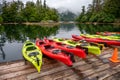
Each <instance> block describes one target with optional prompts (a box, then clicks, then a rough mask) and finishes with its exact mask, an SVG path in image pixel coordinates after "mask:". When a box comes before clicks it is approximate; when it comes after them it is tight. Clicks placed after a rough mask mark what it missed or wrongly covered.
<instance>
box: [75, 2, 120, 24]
mask: <svg viewBox="0 0 120 80" xmlns="http://www.w3.org/2000/svg"><path fill="white" fill-rule="evenodd" d="M87 9H88V10H85V6H83V7H82V12H81V14H80V15H79V17H78V18H77V19H76V20H77V21H78V22H102V23H111V22H120V0H93V3H92V4H89V6H88V8H87Z"/></svg>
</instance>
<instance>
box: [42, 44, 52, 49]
mask: <svg viewBox="0 0 120 80" xmlns="http://www.w3.org/2000/svg"><path fill="white" fill-rule="evenodd" d="M44 47H45V49H53V48H54V46H51V45H45V46H44Z"/></svg>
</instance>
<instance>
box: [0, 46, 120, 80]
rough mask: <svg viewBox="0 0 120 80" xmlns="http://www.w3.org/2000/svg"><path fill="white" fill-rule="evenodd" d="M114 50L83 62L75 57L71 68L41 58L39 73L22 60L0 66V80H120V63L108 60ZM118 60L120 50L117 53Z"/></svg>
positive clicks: (89, 56)
mask: <svg viewBox="0 0 120 80" xmlns="http://www.w3.org/2000/svg"><path fill="white" fill-rule="evenodd" d="M113 51H114V48H108V49H106V50H104V51H102V54H101V55H100V56H93V55H88V56H87V59H85V60H83V59H81V58H78V57H77V56H75V60H76V62H75V63H74V64H73V67H67V66H66V65H64V64H63V63H61V62H58V61H56V60H52V59H47V58H43V65H42V69H41V72H40V73H38V72H37V70H36V69H35V68H34V67H33V66H32V65H31V64H30V63H27V65H25V63H24V61H23V60H20V61H15V62H8V63H2V64H0V80H120V63H112V62H110V61H109V60H108V58H109V57H111V56H112V53H113ZM118 54H119V55H118V56H119V59H120V50H119V51H118Z"/></svg>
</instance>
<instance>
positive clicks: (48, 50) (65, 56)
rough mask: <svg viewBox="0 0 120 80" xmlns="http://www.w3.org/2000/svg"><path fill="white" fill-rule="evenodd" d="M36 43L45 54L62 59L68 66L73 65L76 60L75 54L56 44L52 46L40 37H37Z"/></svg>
mask: <svg viewBox="0 0 120 80" xmlns="http://www.w3.org/2000/svg"><path fill="white" fill-rule="evenodd" d="M36 45H37V46H38V47H39V49H40V50H41V51H42V53H43V54H44V55H46V56H48V57H50V58H52V59H55V60H58V61H61V62H63V63H64V64H66V65H67V66H72V63H73V62H74V55H73V54H72V53H69V52H67V51H64V50H61V49H59V48H56V47H55V46H52V45H50V44H46V43H45V42H44V41H42V40H40V39H36Z"/></svg>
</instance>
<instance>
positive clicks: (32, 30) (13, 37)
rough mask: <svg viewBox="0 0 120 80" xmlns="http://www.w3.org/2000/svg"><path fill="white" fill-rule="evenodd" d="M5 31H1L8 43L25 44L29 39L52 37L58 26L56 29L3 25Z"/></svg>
mask: <svg viewBox="0 0 120 80" xmlns="http://www.w3.org/2000/svg"><path fill="white" fill-rule="evenodd" d="M3 26H4V29H3V30H1V31H2V32H3V33H5V35H6V38H7V40H8V42H11V43H12V42H14V41H18V42H24V41H25V40H26V39H27V37H28V38H29V39H31V40H34V39H36V38H37V37H39V38H43V37H44V36H46V37H47V36H50V35H51V34H56V32H57V30H58V26H54V27H45V26H43V27H41V26H35V25H34V26H30V25H3Z"/></svg>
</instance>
